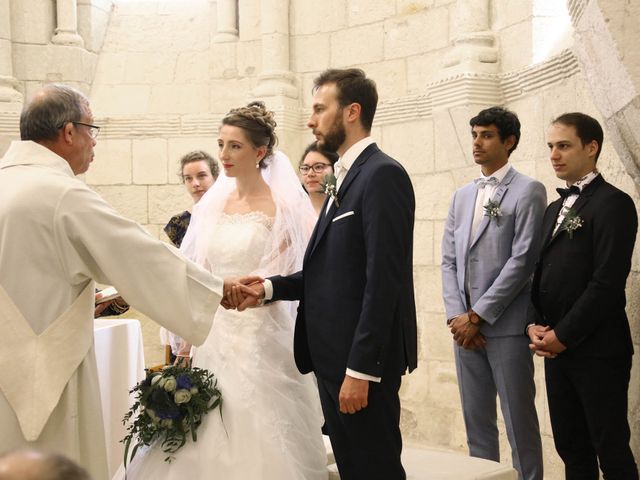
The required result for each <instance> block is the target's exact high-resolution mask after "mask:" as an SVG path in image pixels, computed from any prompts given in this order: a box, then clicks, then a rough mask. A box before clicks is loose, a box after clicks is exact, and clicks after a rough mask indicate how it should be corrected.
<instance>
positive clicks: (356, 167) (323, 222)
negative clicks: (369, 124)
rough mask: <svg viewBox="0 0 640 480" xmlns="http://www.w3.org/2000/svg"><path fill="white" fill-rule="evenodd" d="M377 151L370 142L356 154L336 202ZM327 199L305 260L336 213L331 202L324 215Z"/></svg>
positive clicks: (334, 204)
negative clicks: (356, 156)
mask: <svg viewBox="0 0 640 480" xmlns="http://www.w3.org/2000/svg"><path fill="white" fill-rule="evenodd" d="M379 151H380V149H379V148H378V146H377V145H376V144H375V143H372V144H371V145H369V146H368V147H367V148H365V149H364V150H363V151H362V153H361V154H360V155H358V158H357V159H356V161H355V162H353V165H351V168H350V169H349V171H348V172H347V176H346V177H345V178H344V180H343V181H342V184H341V185H340V190H339V191H338V203H342V200H343V199H344V197H345V195H346V194H347V191H348V190H349V187H350V186H351V184H352V183H353V181H354V180H355V179H356V177H357V176H358V175H359V174H360V169H361V168H362V166H363V165H364V163H365V162H366V161H367V159H368V158H369V157H370V156H371V155H373V154H374V153H376V152H379ZM328 201H329V198H328V197H327V200H325V202H324V205H323V207H322V211H321V213H320V215H321V216H322V217H323V218H320V220H318V223H317V224H316V231H315V232H314V233H315V238H314V237H313V236H312V240H311V241H310V243H309V245H312V247H311V249H308V255H307V256H306V257H305V260H307V259H308V258H309V257H310V256H311V255H313V252H314V251H315V249H316V247H317V246H318V243H320V240H322V237H324V234H325V232H326V231H327V228H328V227H329V224H330V223H331V220H332V219H333V215H334V214H335V213H336V210H337V209H338V207H337V206H336V202H332V203H331V207H330V208H329V211H328V212H327V214H326V215H325V214H324V211H325V210H326V208H327V207H326V205H327V202H328Z"/></svg>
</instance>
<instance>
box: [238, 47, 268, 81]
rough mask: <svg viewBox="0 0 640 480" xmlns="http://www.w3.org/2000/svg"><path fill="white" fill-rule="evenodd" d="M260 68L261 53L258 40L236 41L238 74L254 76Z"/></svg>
mask: <svg viewBox="0 0 640 480" xmlns="http://www.w3.org/2000/svg"><path fill="white" fill-rule="evenodd" d="M261 69H262V54H261V50H260V42H258V41H253V42H239V43H238V65H237V70H238V75H240V76H241V77H244V76H254V75H256V74H258V73H259V72H260V71H261Z"/></svg>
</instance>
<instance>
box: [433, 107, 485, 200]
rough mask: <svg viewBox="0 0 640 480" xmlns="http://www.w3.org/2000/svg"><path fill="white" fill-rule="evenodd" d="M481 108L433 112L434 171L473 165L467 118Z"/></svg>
mask: <svg viewBox="0 0 640 480" xmlns="http://www.w3.org/2000/svg"><path fill="white" fill-rule="evenodd" d="M483 108H486V106H468V107H467V106H465V107H453V108H448V109H446V110H438V111H435V112H433V125H434V127H435V128H434V130H435V131H434V144H435V167H436V171H439V170H456V169H459V168H463V167H465V166H471V165H475V163H474V161H473V155H472V152H473V146H472V137H471V127H470V126H469V120H470V119H471V118H472V117H473V116H475V115H476V114H477V113H478V112H479V111H480V110H482V109H483ZM452 193H453V192H452Z"/></svg>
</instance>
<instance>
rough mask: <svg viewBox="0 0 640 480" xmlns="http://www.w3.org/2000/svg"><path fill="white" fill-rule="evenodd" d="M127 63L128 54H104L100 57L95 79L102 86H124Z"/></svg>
mask: <svg viewBox="0 0 640 480" xmlns="http://www.w3.org/2000/svg"><path fill="white" fill-rule="evenodd" d="M126 63H127V55H126V53H123V52H117V53H115V52H102V53H101V54H100V55H99V56H98V63H97V65H96V74H95V78H96V79H99V81H100V84H101V85H122V84H123V83H124V77H125V72H126Z"/></svg>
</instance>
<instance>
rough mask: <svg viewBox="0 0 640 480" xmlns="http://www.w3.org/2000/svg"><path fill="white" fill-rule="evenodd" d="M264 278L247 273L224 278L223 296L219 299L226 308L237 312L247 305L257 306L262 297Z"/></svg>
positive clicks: (247, 306) (260, 302)
mask: <svg viewBox="0 0 640 480" xmlns="http://www.w3.org/2000/svg"><path fill="white" fill-rule="evenodd" d="M263 283H264V278H262V277H259V276H257V275H248V276H245V277H240V278H226V279H225V280H224V297H222V300H221V301H220V305H222V306H223V307H224V308H226V309H227V310H238V311H239V312H241V311H243V310H245V309H246V308H249V307H257V306H259V305H261V304H262V301H263V299H264V285H263Z"/></svg>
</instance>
